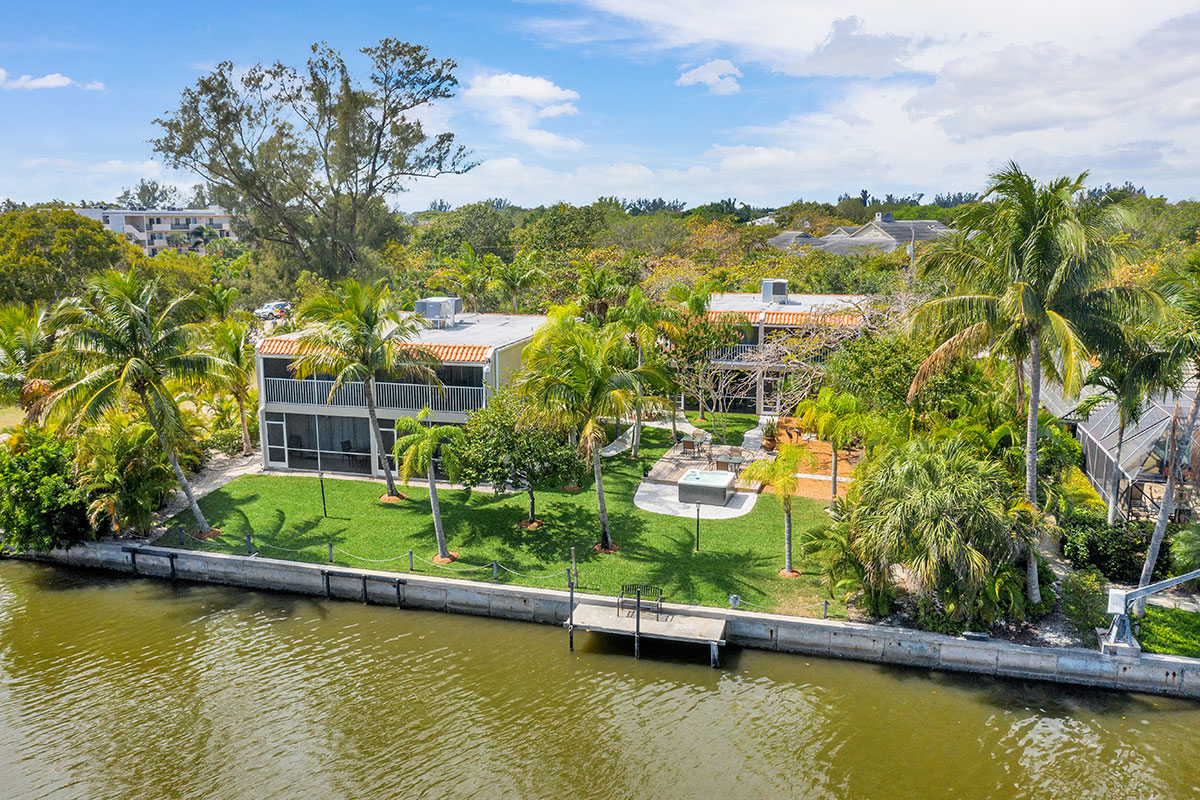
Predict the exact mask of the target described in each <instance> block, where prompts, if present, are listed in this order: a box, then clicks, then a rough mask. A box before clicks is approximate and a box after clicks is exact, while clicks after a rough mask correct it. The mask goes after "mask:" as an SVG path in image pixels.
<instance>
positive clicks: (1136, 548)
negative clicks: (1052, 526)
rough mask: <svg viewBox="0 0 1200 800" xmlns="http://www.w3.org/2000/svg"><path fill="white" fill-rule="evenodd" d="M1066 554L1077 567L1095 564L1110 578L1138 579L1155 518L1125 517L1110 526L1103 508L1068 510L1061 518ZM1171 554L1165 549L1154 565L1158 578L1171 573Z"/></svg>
mask: <svg viewBox="0 0 1200 800" xmlns="http://www.w3.org/2000/svg"><path fill="white" fill-rule="evenodd" d="M1059 529H1060V531H1061V533H1060V539H1059V541H1060V544H1061V546H1062V551H1063V555H1064V556H1066V557H1067V559H1068V560H1070V562H1071V564H1072V565H1073V566H1074V567H1075V568H1076V569H1087V568H1089V567H1094V568H1095V569H1097V570H1099V571H1100V572H1101V573H1102V574H1103V575H1104V576H1105V577H1106V578H1108V579H1109V580H1112V581H1121V582H1124V583H1136V582H1137V580H1138V578H1139V577H1140V576H1141V573H1142V564H1143V563H1144V562H1145V560H1146V548H1147V547H1148V546H1149V544H1150V536H1151V534H1152V533H1153V531H1154V527H1153V522H1151V521H1122V522H1118V523H1117V524H1116V525H1113V526H1111V527H1109V525H1108V523H1107V522H1106V521H1105V519H1104V513H1103V511H1097V512H1090V513H1089V512H1080V511H1075V512H1068V513H1065V514H1064V515H1063V516H1062V518H1061V519H1060V520H1059ZM1170 569H1171V557H1170V555H1169V554H1168V553H1167V552H1166V550H1164V551H1163V552H1162V553H1160V554H1159V557H1158V562H1157V564H1156V565H1155V568H1154V578H1155V580H1158V579H1160V578H1165V577H1167V575H1169V574H1170Z"/></svg>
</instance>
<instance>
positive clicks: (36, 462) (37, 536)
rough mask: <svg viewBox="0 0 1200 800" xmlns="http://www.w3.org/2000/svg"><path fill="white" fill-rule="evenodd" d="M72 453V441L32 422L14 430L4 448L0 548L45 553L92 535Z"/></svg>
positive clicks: (1, 457) (0, 472)
mask: <svg viewBox="0 0 1200 800" xmlns="http://www.w3.org/2000/svg"><path fill="white" fill-rule="evenodd" d="M71 451H72V448H71V443H70V442H69V441H64V440H61V439H56V438H55V437H53V436H51V435H50V434H48V433H46V432H45V431H43V430H40V429H38V428H35V427H33V426H21V427H19V428H16V429H15V430H14V432H13V433H12V434H11V436H10V437H9V440H8V443H7V446H6V447H4V448H3V449H0V546H2V547H4V548H9V549H12V550H17V551H29V550H35V551H45V550H51V549H53V548H56V547H65V546H69V545H71V544H72V543H74V542H78V541H82V540H84V539H89V538H91V537H92V535H93V534H92V527H91V526H90V525H89V524H88V519H87V496H86V494H85V493H84V491H83V490H82V489H80V488H79V487H78V486H76V485H75V482H74V481H73V480H72V479H71Z"/></svg>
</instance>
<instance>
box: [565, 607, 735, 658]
mask: <svg viewBox="0 0 1200 800" xmlns="http://www.w3.org/2000/svg"><path fill="white" fill-rule="evenodd" d="M572 623H574V627H575V628H579V629H580V630H585V631H592V632H594V633H608V634H614V635H617V636H632V637H634V654H635V656H636V655H638V654H639V649H638V647H637V644H638V643H637V640H638V639H639V638H640V637H643V636H644V637H646V638H647V639H664V640H666V641H670V642H684V643H687V644H707V645H708V647H709V661H710V663H711V664H712V666H713V667H717V666H719V664H720V658H719V651H718V648H719V647H720V646H722V645H724V644H725V619H724V618H723V617H722V618H717V619H714V618H712V617H695V616H688V615H684V614H674V613H662V614H659V615H658V618H657V619H655V615H654V611H653V610H651V611H646V610H645V609H643V610H642V613H641V618H640V619H639V618H638V617H637V615H636V613H635V612H634V611H633V610H630V609H622V610H621V611H620V612H618V611H617V610H616V609H615V608H614V607H612V606H597V605H591V604H588V603H578V604H576V605H575V607H574V611H573V614H572V619H571V620H568V621H567V622H566V623H564V625H565V626H566V627H568V628H570V627H571V625H572Z"/></svg>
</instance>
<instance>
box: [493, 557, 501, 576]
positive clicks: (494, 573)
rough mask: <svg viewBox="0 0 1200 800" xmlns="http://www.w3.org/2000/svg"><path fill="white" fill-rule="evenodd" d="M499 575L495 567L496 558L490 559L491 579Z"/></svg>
mask: <svg viewBox="0 0 1200 800" xmlns="http://www.w3.org/2000/svg"><path fill="white" fill-rule="evenodd" d="M499 577H500V570H499V569H497V567H496V559H494V558H493V559H492V580H497V579H499Z"/></svg>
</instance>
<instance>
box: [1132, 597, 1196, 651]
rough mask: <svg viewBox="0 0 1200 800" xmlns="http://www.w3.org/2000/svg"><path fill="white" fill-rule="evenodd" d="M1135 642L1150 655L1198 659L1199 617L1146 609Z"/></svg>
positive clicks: (1181, 612)
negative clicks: (1161, 654) (1158, 654)
mask: <svg viewBox="0 0 1200 800" xmlns="http://www.w3.org/2000/svg"><path fill="white" fill-rule="evenodd" d="M1137 640H1138V644H1140V645H1141V646H1142V649H1143V650H1146V651H1147V652H1150V653H1166V654H1168V655H1175V656H1191V657H1192V658H1200V614H1197V613H1196V612H1194V611H1181V610H1180V609H1178V608H1160V607H1159V606H1146V615H1145V616H1144V617H1142V623H1141V630H1140V631H1139V632H1138V637H1137Z"/></svg>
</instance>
